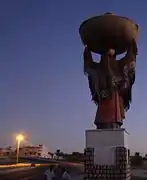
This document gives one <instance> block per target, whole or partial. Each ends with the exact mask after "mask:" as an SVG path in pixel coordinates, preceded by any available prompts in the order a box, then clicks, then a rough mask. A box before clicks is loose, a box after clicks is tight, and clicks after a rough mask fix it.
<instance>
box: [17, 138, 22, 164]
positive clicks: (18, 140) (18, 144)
mask: <svg viewBox="0 0 147 180" xmlns="http://www.w3.org/2000/svg"><path fill="white" fill-rule="evenodd" d="M23 140H24V136H23V135H22V134H18V135H17V136H16V141H17V150H16V163H18V158H19V147H20V143H21V141H23Z"/></svg>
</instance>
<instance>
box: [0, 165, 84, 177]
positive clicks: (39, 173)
mask: <svg viewBox="0 0 147 180" xmlns="http://www.w3.org/2000/svg"><path fill="white" fill-rule="evenodd" d="M67 167H68V170H69V173H70V175H71V177H72V179H73V180H75V179H76V180H78V178H76V177H78V176H80V175H81V173H82V171H81V169H80V168H77V167H69V165H68V166H67ZM47 168H48V167H47V166H45V167H37V168H34V169H31V168H30V169H29V170H22V171H19V172H11V173H9V174H1V175H0V180H44V175H43V174H44V172H45V170H46V169H47ZM80 179H81V178H80Z"/></svg>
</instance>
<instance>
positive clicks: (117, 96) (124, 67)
mask: <svg viewBox="0 0 147 180" xmlns="http://www.w3.org/2000/svg"><path fill="white" fill-rule="evenodd" d="M136 54H137V48H136V51H134V46H131V47H130V48H129V49H128V52H127V54H126V56H125V57H124V58H122V59H121V60H119V61H117V60H116V59H115V58H112V59H109V57H108V56H105V57H103V56H102V59H101V61H100V62H99V63H96V62H93V60H92V55H91V52H90V51H89V50H88V48H87V47H86V48H85V51H84V72H85V73H86V75H87V76H88V81H89V88H90V90H91V95H92V100H93V101H94V102H95V104H96V105H98V109H97V113H96V117H95V122H94V123H95V125H96V126H97V128H100V129H101V128H102V129H103V128H112V127H120V126H121V125H122V120H123V119H124V118H125V110H126V111H127V110H128V109H129V108H130V103H131V100H132V98H131V94H132V85H133V84H134V82H135V67H136Z"/></svg>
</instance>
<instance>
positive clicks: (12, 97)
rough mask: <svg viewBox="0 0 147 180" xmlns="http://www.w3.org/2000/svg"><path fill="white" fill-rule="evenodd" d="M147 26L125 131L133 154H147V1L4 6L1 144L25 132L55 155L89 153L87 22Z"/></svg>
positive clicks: (31, 0) (42, 1)
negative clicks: (113, 18) (100, 19)
mask: <svg viewBox="0 0 147 180" xmlns="http://www.w3.org/2000/svg"><path fill="white" fill-rule="evenodd" d="M108 11H110V12H114V13H116V14H117V15H122V16H128V17H130V18H131V19H133V20H134V21H135V22H136V23H138V24H139V26H140V38H139V55H138V57H137V72H136V84H135V85H134V88H133V102H132V104H131V109H130V110H129V112H128V113H127V116H126V119H125V121H124V126H125V127H126V129H127V131H128V132H129V133H130V141H129V142H130V148H131V150H132V151H140V152H147V143H146V139H147V80H146V75H147V19H146V17H147V1H139V0H136V1H133V0H130V1H126V0H123V1H118V0H99V1H98V0H92V1H90V0H89V1H86V0H3V1H2V0H1V1H0V59H1V61H0V62H1V65H0V72H1V75H0V92H1V93H0V120H1V125H0V145H1V146H3V145H5V144H12V142H13V134H14V133H16V132H25V133H26V134H27V135H28V137H27V138H28V140H29V142H31V143H32V144H39V143H41V144H44V145H45V146H46V147H48V148H49V150H51V151H55V150H56V149H58V148H59V149H61V151H66V152H72V151H81V152H82V151H83V149H84V142H85V129H90V128H94V125H93V120H94V118H95V113H96V106H95V104H93V102H91V97H90V91H89V88H88V83H87V78H86V77H85V76H84V73H83V59H82V53H83V45H82V43H81V40H80V37H79V26H80V24H81V22H82V21H83V20H85V19H87V18H89V17H91V16H95V15H100V14H102V13H104V12H108Z"/></svg>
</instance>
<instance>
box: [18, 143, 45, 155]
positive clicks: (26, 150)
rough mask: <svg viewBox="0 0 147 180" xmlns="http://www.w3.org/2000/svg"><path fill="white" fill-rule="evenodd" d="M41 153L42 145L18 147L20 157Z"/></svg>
mask: <svg viewBox="0 0 147 180" xmlns="http://www.w3.org/2000/svg"><path fill="white" fill-rule="evenodd" d="M42 153H43V145H38V146H23V147H20V149H19V156H20V157H41V156H42Z"/></svg>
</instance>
